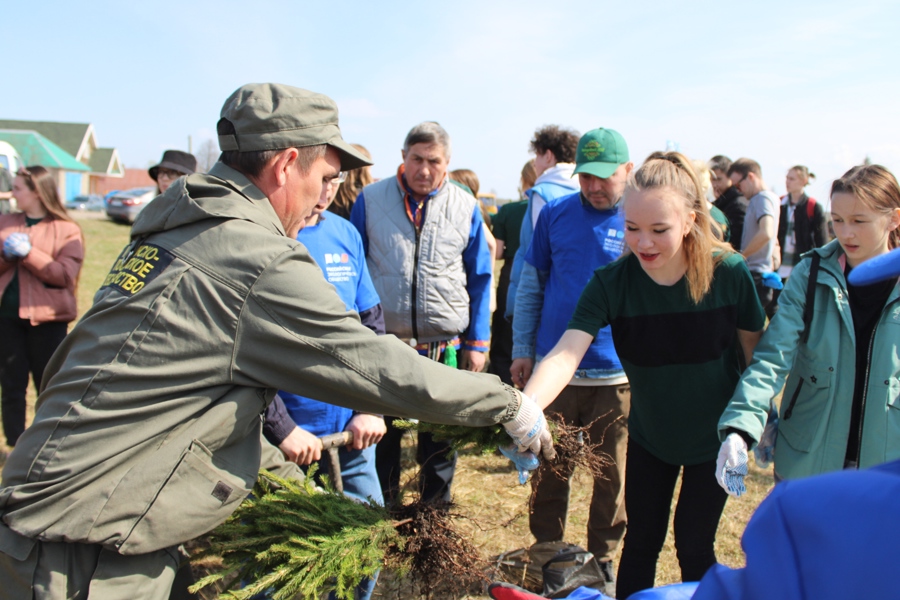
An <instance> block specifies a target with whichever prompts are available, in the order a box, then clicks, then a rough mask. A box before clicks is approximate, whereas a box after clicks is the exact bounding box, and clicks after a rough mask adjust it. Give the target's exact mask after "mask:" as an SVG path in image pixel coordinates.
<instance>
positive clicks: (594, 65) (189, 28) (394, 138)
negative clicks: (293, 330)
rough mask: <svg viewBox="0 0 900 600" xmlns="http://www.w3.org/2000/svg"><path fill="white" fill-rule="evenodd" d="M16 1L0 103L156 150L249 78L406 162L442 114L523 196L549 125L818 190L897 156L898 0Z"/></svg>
mask: <svg viewBox="0 0 900 600" xmlns="http://www.w3.org/2000/svg"><path fill="white" fill-rule="evenodd" d="M4 4H5V6H4V7H3V9H2V12H0V14H2V19H3V23H4V27H3V36H2V40H3V46H4V48H5V49H6V50H7V52H6V53H5V56H6V61H5V63H4V67H3V71H4V72H5V74H6V76H7V81H8V82H9V85H8V86H5V89H4V90H3V92H2V93H0V117H2V118H12V119H31V120H52V121H78V122H91V123H93V124H94V125H95V127H96V133H97V138H98V141H99V143H100V145H102V146H115V147H117V148H118V149H119V152H120V156H121V158H122V160H123V161H124V163H125V164H126V165H127V166H132V167H144V166H147V165H149V164H152V163H153V162H155V161H156V160H158V159H159V156H160V155H161V153H162V151H163V150H164V149H166V148H180V149H187V138H188V136H189V135H190V136H192V138H193V143H194V150H197V149H198V148H199V147H200V145H201V144H202V142H203V141H204V140H206V139H211V138H214V128H215V123H216V121H217V120H218V114H219V110H220V108H221V105H222V102H223V101H224V100H225V98H226V97H227V96H228V95H229V94H230V93H231V92H232V91H233V90H234V89H235V88H237V87H239V86H240V85H242V84H244V83H248V82H252V81H257V82H261V81H275V82H279V83H286V84H290V85H295V86H298V87H305V88H308V89H311V90H315V91H317V92H323V93H326V94H328V95H330V96H331V97H333V98H334V99H335V100H336V101H337V103H338V106H339V107H340V110H341V125H342V130H343V132H344V137H345V139H348V140H350V141H352V142H358V143H361V144H363V145H365V146H366V147H368V148H369V150H370V151H371V152H372V154H373V157H374V159H375V163H376V164H375V167H374V172H375V175H376V176H380V177H384V176H390V175H392V174H393V172H394V170H395V169H396V166H397V164H398V162H399V159H400V150H399V149H400V146H401V144H402V142H403V138H404V136H405V134H406V132H407V131H408V130H409V129H410V127H412V126H413V125H415V124H416V123H418V122H420V121H423V120H437V121H439V122H440V123H441V124H442V125H444V127H445V128H446V129H447V130H448V131H449V133H450V135H451V137H452V139H453V156H452V159H451V168H462V167H466V168H470V169H473V170H474V171H476V173H478V175H479V176H480V178H481V181H482V190H483V191H495V192H497V193H498V194H499V195H500V196H501V197H512V196H513V195H514V194H515V193H516V186H517V184H518V174H519V171H520V169H521V167H522V164H523V163H524V162H525V161H526V160H527V159H528V158H529V156H530V155H529V154H528V142H529V139H530V137H531V135H532V133H533V132H534V130H535V129H536V128H537V127H540V126H541V125H544V124H549V123H558V124H561V125H565V126H570V127H574V128H575V129H577V130H579V131H580V132H584V131H587V130H588V129H592V128H594V127H601V126H602V127H610V128H613V129H617V130H619V131H620V132H621V133H622V134H623V135H624V137H625V139H626V140H627V142H628V144H629V147H630V149H631V155H632V158H633V159H634V160H635V162H637V163H639V162H640V161H641V160H642V159H643V157H645V156H646V155H647V154H649V153H650V152H651V151H653V150H658V149H664V148H665V145H666V141H667V140H672V141H675V142H677V143H678V144H679V145H680V148H681V150H682V151H683V152H685V153H686V154H688V155H689V156H691V157H692V158H701V159H708V158H709V157H710V156H712V155H713V154H717V153H723V154H727V155H729V156H730V157H731V158H738V157H740V156H749V157H751V158H755V159H757V160H758V161H759V162H760V163H761V164H762V167H763V175H764V178H765V179H766V180H767V181H768V183H769V184H770V186H771V187H773V188H774V189H775V190H776V191H778V192H780V193H783V192H784V174H785V171H786V170H787V168H788V167H790V166H791V165H793V164H796V163H800V164H806V165H808V166H809V167H810V169H811V170H812V171H814V172H815V173H817V174H818V175H819V179H818V181H817V182H816V184H814V185H813V186H812V187H811V190H812V192H813V195H815V196H818V197H819V198H821V199H823V200H824V199H825V197H826V196H827V190H828V186H829V184H830V182H831V180H832V179H834V178H835V177H838V176H840V174H841V173H843V172H844V171H845V170H846V169H848V168H849V167H851V166H853V165H854V164H857V163H859V162H861V161H862V160H863V158H864V157H865V156H867V155H868V156H870V157H871V159H872V160H873V161H875V162H880V163H882V164H884V165H885V166H887V167H888V168H890V169H891V170H892V171H894V172H895V173H898V172H900V118H898V109H897V106H898V99H900V76H898V74H900V40H898V37H897V32H896V30H897V28H898V25H900V3H898V2H895V1H869V0H857V1H855V2H846V1H841V2H833V1H826V2H769V1H763V2H741V3H728V2H690V1H687V2H655V1H654V2H630V3H618V4H613V3H610V2H602V1H598V0H592V1H591V0H587V1H577V2H574V1H573V2H567V1H557V2H550V1H547V0H544V1H542V2H530V1H515V2H513V1H497V2H492V1H490V0H481V1H476V2H473V1H471V0H462V1H457V2H453V3H448V2H434V3H430V4H429V3H423V2H418V3H408V2H365V3H363V2H358V3H357V2H339V1H335V2H316V3H313V2H306V1H291V2H274V1H260V2H233V1H230V0H224V1H217V2H212V1H200V2H190V1H183V2H168V1H166V2H157V3H141V4H138V3H130V2H121V1H120V2H90V1H88V2H82V3H73V2H58V1H49V2H43V3H41V8H40V15H39V16H38V13H37V11H36V9H35V8H34V7H32V6H30V5H29V4H28V3H24V2H6V3H4Z"/></svg>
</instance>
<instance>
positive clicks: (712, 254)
mask: <svg viewBox="0 0 900 600" xmlns="http://www.w3.org/2000/svg"><path fill="white" fill-rule="evenodd" d="M656 188H667V189H669V190H672V191H673V192H675V194H676V195H678V196H679V197H680V198H682V200H683V202H684V208H685V211H686V212H690V211H693V212H694V215H695V218H694V222H693V224H692V225H691V229H690V231H689V232H688V234H687V235H686V236H685V238H684V242H683V248H684V259H685V262H686V263H687V271H686V272H685V274H684V276H685V278H686V279H687V286H688V293H689V294H690V296H691V300H693V302H694V304H699V303H700V302H701V301H702V300H703V297H704V296H706V294H707V293H709V288H710V287H711V286H712V280H713V273H714V271H715V269H716V265H717V264H719V263H720V262H721V261H722V260H723V259H724V258H725V257H726V256H728V255H729V254H731V253H732V252H734V250H733V249H732V247H731V246H730V245H729V244H726V243H725V242H722V241H720V240H719V239H717V238H716V236H715V234H714V233H713V232H714V229H713V227H714V225H713V220H712V217H710V215H709V209H708V208H707V206H706V198H705V197H704V196H703V195H702V193H701V190H702V188H701V185H700V181H699V179H698V178H697V173H696V172H695V171H694V168H693V166H692V165H691V161H690V159H688V158H687V157H686V156H685V155H683V154H681V153H680V152H654V153H653V154H651V155H650V156H649V157H648V158H647V161H646V162H645V163H644V164H643V165H641V168H639V169H638V170H637V171H635V172H634V174H633V175H632V176H631V177H630V178H629V179H628V184H627V187H626V191H625V201H626V202H627V200H628V192H629V191H643V190H652V189H656Z"/></svg>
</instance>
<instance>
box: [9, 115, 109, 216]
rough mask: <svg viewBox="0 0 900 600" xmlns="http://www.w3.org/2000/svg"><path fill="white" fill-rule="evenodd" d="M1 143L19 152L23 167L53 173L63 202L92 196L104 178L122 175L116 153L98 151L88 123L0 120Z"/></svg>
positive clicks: (92, 127) (91, 128)
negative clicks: (25, 165)
mask: <svg viewBox="0 0 900 600" xmlns="http://www.w3.org/2000/svg"><path fill="white" fill-rule="evenodd" d="M0 140H3V141H6V142H8V143H10V144H11V145H12V146H13V147H14V148H15V149H16V150H18V152H19V154H20V155H21V156H22V160H24V161H25V164H28V165H42V166H44V167H46V168H48V169H50V170H51V171H55V172H56V175H57V182H58V183H59V188H60V192H61V194H62V196H63V198H64V199H66V200H70V199H72V198H74V197H75V196H78V195H80V194H89V193H93V192H94V191H95V190H96V188H97V187H99V183H100V181H101V180H102V179H103V178H105V177H122V176H123V175H124V174H125V169H124V167H123V166H122V162H121V161H120V160H119V153H118V151H117V150H116V149H115V148H99V147H98V146H97V138H96V136H95V135H94V126H93V125H91V124H90V123H57V122H53V121H15V120H10V119H0Z"/></svg>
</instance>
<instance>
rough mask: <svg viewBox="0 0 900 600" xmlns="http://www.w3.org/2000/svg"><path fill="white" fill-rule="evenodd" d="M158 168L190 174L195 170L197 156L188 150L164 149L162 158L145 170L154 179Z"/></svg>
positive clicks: (157, 173)
mask: <svg viewBox="0 0 900 600" xmlns="http://www.w3.org/2000/svg"><path fill="white" fill-rule="evenodd" d="M160 169H171V170H172V171H178V172H179V173H183V174H184V175H190V174H192V173H196V172H197V157H196V156H194V155H193V154H191V153H190V152H182V151H181V150H166V151H165V152H163V155H162V160H161V161H159V164H158V165H156V166H153V167H150V169H148V170H147V172H148V173H150V177H151V178H153V181H156V177H157V176H158V175H159V170H160Z"/></svg>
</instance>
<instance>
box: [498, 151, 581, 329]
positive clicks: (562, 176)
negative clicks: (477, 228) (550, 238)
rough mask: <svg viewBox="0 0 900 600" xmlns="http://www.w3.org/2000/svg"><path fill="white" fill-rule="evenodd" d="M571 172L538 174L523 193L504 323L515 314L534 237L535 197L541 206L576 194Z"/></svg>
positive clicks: (561, 168) (562, 168)
mask: <svg viewBox="0 0 900 600" xmlns="http://www.w3.org/2000/svg"><path fill="white" fill-rule="evenodd" d="M574 168H575V166H574V165H571V164H569V163H559V164H557V165H556V167H553V169H548V170H547V171H548V172H546V173H543V174H541V176H540V177H538V182H537V183H535V185H534V187H532V188H531V189H528V190H525V196H527V197H528V208H527V209H526V210H525V218H524V219H522V228H521V229H520V230H519V249H518V250H516V255H515V256H514V257H513V266H512V270H510V273H509V288H507V292H506V314H505V315H504V316H505V317H506V318H507V319H512V317H513V314H514V313H515V309H516V293H517V291H518V288H519V280H520V279H521V274H522V267H523V266H524V265H525V253H526V252H527V251H528V246H529V245H530V244H531V237H532V236H533V235H534V210H535V209H534V204H535V196H538V197H539V198H540V199H541V200H543V201H544V202H545V203H549V202H552V201H553V200H556V199H557V198H562V197H563V196H568V195H569V194H571V193H572V192H577V191H579V187H578V180H573V179H571V177H572V173H571V171H572V170H574ZM538 210H540V209H538Z"/></svg>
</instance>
